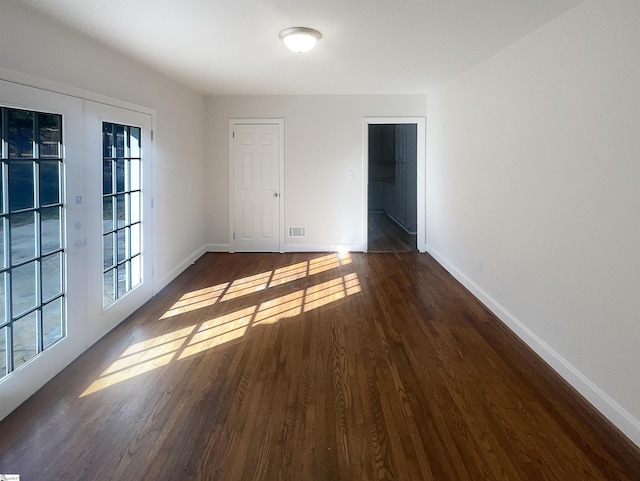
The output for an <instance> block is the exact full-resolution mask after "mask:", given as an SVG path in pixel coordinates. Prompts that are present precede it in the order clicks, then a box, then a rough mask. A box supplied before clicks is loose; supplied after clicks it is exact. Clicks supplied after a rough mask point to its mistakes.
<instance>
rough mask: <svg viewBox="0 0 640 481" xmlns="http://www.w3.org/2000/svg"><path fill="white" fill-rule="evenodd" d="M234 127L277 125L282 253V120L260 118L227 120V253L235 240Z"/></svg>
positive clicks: (280, 247)
mask: <svg viewBox="0 0 640 481" xmlns="http://www.w3.org/2000/svg"><path fill="white" fill-rule="evenodd" d="M236 125H277V126H278V135H279V141H280V152H279V159H278V170H279V172H278V183H279V184H280V185H279V187H278V193H279V194H280V195H279V197H278V218H279V219H278V223H279V225H278V237H279V239H278V251H279V252H280V253H282V252H284V239H285V237H284V235H285V231H284V225H285V222H284V200H283V199H284V119H282V118H262V119H229V252H235V247H236V243H235V239H234V238H233V232H234V228H235V214H234V212H235V210H234V207H235V182H234V179H235V169H234V157H235V151H234V146H233V130H234V127H235V126H236Z"/></svg>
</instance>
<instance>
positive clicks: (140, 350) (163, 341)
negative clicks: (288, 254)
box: [80, 253, 361, 397]
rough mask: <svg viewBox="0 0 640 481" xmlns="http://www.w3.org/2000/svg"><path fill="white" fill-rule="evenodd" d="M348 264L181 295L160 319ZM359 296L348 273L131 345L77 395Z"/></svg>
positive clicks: (293, 270) (331, 260)
mask: <svg viewBox="0 0 640 481" xmlns="http://www.w3.org/2000/svg"><path fill="white" fill-rule="evenodd" d="M349 263H351V256H350V255H349V254H348V253H347V254H331V255H328V256H323V257H319V258H317V259H312V260H310V261H305V262H300V263H297V264H292V265H290V266H286V267H281V268H278V269H275V270H273V271H269V272H263V273H260V274H256V275H253V276H249V277H244V278H242V279H237V280H235V281H233V282H226V283H223V284H218V285H216V286H211V287H207V288H204V289H199V290H196V291H192V292H189V293H187V294H185V295H184V296H182V297H181V298H180V300H179V301H178V302H176V303H175V304H174V305H173V306H172V307H171V309H169V310H168V311H167V312H165V313H164V314H163V315H162V317H161V319H166V318H169V317H172V316H176V315H178V314H182V313H185V312H190V311H192V310H195V309H199V308H200V307H206V306H211V305H214V304H215V303H217V302H218V301H224V300H227V298H228V299H233V298H236V297H242V296H245V295H247V294H249V293H253V292H257V291H260V290H264V289H267V288H268V287H275V286H279V285H282V284H285V283H287V282H291V281H293V280H296V279H300V278H303V277H307V276H310V275H313V274H317V273H320V272H325V271H328V270H331V269H335V268H336V267H340V266H342V265H345V264H349ZM359 292H361V286H360V281H359V279H358V275H357V274H356V273H355V272H352V273H349V274H345V275H343V276H339V277H336V278H334V279H331V280H329V281H326V282H322V283H319V284H315V285H313V286H310V287H308V288H306V289H300V290H297V291H295V292H292V293H288V294H285V295H282V296H279V297H276V298H274V299H270V300H267V301H264V302H262V303H260V304H259V305H255V304H254V305H250V306H247V307H243V308H242V309H238V310H236V311H233V312H231V313H227V314H223V315H220V316H218V317H215V318H213V319H207V320H205V321H203V322H200V323H198V324H194V325H192V326H189V327H185V328H182V329H178V330H176V331H173V332H170V333H167V334H162V335H160V336H157V337H154V338H151V339H147V340H145V341H142V342H138V343H135V344H133V345H131V346H129V347H128V348H127V349H125V350H124V352H123V353H122V354H121V355H120V356H119V357H118V359H116V360H115V361H114V362H113V363H111V365H110V366H109V367H108V368H107V369H106V370H104V371H103V372H102V374H101V375H100V377H99V378H98V379H97V380H95V381H94V382H93V383H92V384H91V385H90V386H89V387H88V388H87V389H86V390H85V391H84V392H83V393H82V394H81V395H80V397H84V396H88V395H89V394H93V393H95V392H97V391H100V390H102V389H105V388H107V387H109V386H113V385H114V384H117V383H119V382H122V381H126V380H128V379H131V378H133V377H135V376H138V375H140V374H144V373H146V372H149V371H152V370H154V369H157V368H159V367H163V366H167V365H168V364H169V363H171V362H172V361H174V360H176V359H177V360H182V359H186V358H188V357H191V356H193V355H196V354H199V353H201V352H204V351H208V350H210V349H213V348H215V347H217V346H221V345H223V344H226V343H229V342H231V341H234V340H236V339H240V338H241V337H243V336H244V335H245V334H246V333H247V331H248V329H250V328H251V327H253V326H257V325H269V324H275V323H277V322H278V321H280V320H282V319H286V318H293V317H296V316H299V315H301V314H303V313H305V312H309V311H311V310H313V309H317V308H318V307H321V306H325V305H328V304H331V303H334V302H336V301H339V300H341V299H345V298H346V297H348V296H352V295H354V294H357V293H359Z"/></svg>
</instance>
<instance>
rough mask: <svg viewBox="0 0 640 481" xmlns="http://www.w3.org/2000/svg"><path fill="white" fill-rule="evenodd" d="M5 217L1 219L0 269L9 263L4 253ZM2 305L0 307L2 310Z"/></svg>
mask: <svg viewBox="0 0 640 481" xmlns="http://www.w3.org/2000/svg"><path fill="white" fill-rule="evenodd" d="M4 220H5V218H4V217H0V269H4V268H5V267H7V262H6V259H5V253H4ZM1 308H2V305H0V309H1Z"/></svg>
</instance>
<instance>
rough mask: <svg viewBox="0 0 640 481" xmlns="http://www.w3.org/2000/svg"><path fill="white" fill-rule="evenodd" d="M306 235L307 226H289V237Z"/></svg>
mask: <svg viewBox="0 0 640 481" xmlns="http://www.w3.org/2000/svg"><path fill="white" fill-rule="evenodd" d="M306 235H307V228H306V227H299V226H289V237H305V236H306Z"/></svg>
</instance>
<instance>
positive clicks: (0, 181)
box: [0, 116, 7, 214]
mask: <svg viewBox="0 0 640 481" xmlns="http://www.w3.org/2000/svg"><path fill="white" fill-rule="evenodd" d="M0 117H1V116H0ZM0 132H1V131H0ZM1 146H2V139H0V147H1ZM6 212H7V206H6V205H4V164H0V213H2V214H4V213H6Z"/></svg>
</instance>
